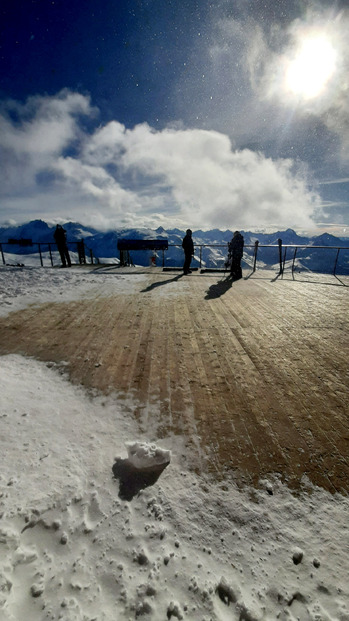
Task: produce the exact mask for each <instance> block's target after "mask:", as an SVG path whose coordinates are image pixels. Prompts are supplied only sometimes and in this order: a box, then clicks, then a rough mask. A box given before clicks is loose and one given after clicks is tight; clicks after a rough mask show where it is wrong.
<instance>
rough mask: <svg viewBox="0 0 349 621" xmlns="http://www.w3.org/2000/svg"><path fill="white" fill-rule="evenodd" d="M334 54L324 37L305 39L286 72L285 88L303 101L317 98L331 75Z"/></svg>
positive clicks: (333, 68)
mask: <svg viewBox="0 0 349 621" xmlns="http://www.w3.org/2000/svg"><path fill="white" fill-rule="evenodd" d="M335 63H336V53H335V50H334V49H333V47H332V45H331V43H330V41H329V40H328V39H327V38H326V37H325V36H317V37H309V38H307V39H305V40H304V41H303V43H302V45H301V47H300V49H299V50H298V53H297V54H296V56H295V58H294V59H293V60H292V61H290V63H289V66H288V69H287V72H286V88H287V90H289V91H291V92H292V93H294V94H295V95H299V96H301V97H303V98H304V99H312V98H313V97H317V96H318V95H320V94H321V92H322V91H323V90H324V88H325V86H326V84H327V82H328V80H329V79H330V77H331V76H332V75H333V72H334V70H335Z"/></svg>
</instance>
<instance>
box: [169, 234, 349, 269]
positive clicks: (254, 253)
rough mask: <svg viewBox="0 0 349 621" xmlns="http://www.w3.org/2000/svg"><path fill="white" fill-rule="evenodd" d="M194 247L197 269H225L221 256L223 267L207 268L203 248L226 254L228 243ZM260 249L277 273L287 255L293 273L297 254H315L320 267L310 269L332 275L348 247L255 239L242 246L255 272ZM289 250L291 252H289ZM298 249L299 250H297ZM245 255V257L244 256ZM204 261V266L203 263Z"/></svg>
mask: <svg viewBox="0 0 349 621" xmlns="http://www.w3.org/2000/svg"><path fill="white" fill-rule="evenodd" d="M169 247H173V248H174V247H177V248H179V249H181V248H182V247H181V245H180V244H169ZM194 248H199V259H198V263H199V269H201V271H203V269H204V270H206V271H227V267H226V265H225V262H226V258H223V257H222V258H221V262H222V263H223V264H224V267H222V268H217V267H214V268H207V267H206V262H205V261H204V260H203V250H204V249H205V248H216V249H219V248H224V249H225V253H226V255H227V254H228V243H226V244H194ZM261 249H266V253H267V255H266V253H265V254H264V258H266V256H267V258H268V259H269V260H268V265H270V264H272V265H275V264H276V265H278V267H279V275H281V276H282V275H283V274H284V271H285V266H286V261H287V255H289V257H290V258H289V261H290V268H291V273H292V275H293V273H294V271H295V267H296V258H297V256H298V257H300V258H303V260H304V261H305V260H308V259H309V260H310V261H311V260H312V258H313V257H314V254H317V256H316V258H315V259H314V258H313V262H314V263H316V262H317V265H318V266H320V269H318V270H316V269H314V270H312V271H321V272H322V271H330V272H331V273H332V274H333V275H334V276H335V275H336V271H337V267H338V261H339V256H340V251H342V254H343V252H345V251H346V252H348V251H349V247H348V246H307V245H295V244H283V243H282V240H281V239H279V240H278V243H277V244H260V243H259V241H258V240H256V241H255V243H254V244H245V246H244V259H245V262H247V261H246V258H247V257H249V258H250V262H251V265H250V267H251V270H252V272H255V271H256V269H257V261H258V257H261V254H262V253H263V250H261ZM290 250H291V253H290ZM299 251H300V252H299ZM306 251H307V253H308V255H309V256H308V257H306V256H305V254H304V253H305V252H306ZM317 251H320V255H321V254H322V257H320V258H319V253H317ZM324 251H327V255H328V254H329V253H330V254H332V255H333V256H332V259H330V258H329V257H328V256H327V257H326V256H325V252H324ZM301 253H302V254H303V256H302V255H301ZM246 255H247V257H246ZM204 263H205V266H204V265H203V264H204ZM163 265H164V259H163ZM325 266H326V267H328V268H329V269H328V270H325V269H324V267H325ZM346 270H347V271H348V273H349V254H348V258H347V262H346Z"/></svg>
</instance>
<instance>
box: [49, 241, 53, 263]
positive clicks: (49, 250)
mask: <svg viewBox="0 0 349 621" xmlns="http://www.w3.org/2000/svg"><path fill="white" fill-rule="evenodd" d="M48 251H49V253H50V260H51V267H53V258H52V252H51V244H49V245H48Z"/></svg>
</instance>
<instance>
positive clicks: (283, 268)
mask: <svg viewBox="0 0 349 621" xmlns="http://www.w3.org/2000/svg"><path fill="white" fill-rule="evenodd" d="M286 254H287V246H285V252H284V259H283V262H282V276H283V275H284V270H285V263H286Z"/></svg>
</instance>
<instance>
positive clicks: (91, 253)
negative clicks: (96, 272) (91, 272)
mask: <svg viewBox="0 0 349 621" xmlns="http://www.w3.org/2000/svg"><path fill="white" fill-rule="evenodd" d="M90 259H91V265H93V252H92V248H90Z"/></svg>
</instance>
